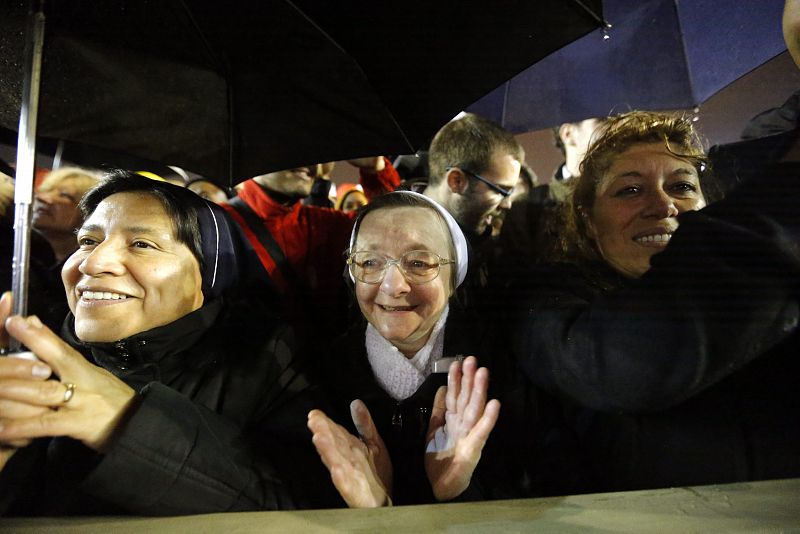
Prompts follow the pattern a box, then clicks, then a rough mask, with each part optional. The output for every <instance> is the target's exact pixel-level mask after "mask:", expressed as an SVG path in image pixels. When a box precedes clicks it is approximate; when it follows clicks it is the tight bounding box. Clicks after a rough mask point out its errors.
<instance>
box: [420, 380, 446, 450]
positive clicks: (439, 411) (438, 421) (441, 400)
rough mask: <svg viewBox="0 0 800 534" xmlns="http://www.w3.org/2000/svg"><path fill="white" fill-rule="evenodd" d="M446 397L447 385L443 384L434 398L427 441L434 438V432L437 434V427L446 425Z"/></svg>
mask: <svg viewBox="0 0 800 534" xmlns="http://www.w3.org/2000/svg"><path fill="white" fill-rule="evenodd" d="M445 397H447V386H441V387H440V388H439V389H438V390H436V396H435V397H434V398H433V406H432V407H431V420H430V423H428V434H427V435H426V440H425V441H430V440H432V439H433V436H434V434H436V429H438V428H440V427H442V426H444V414H445V412H446V411H447V405H446V403H445Z"/></svg>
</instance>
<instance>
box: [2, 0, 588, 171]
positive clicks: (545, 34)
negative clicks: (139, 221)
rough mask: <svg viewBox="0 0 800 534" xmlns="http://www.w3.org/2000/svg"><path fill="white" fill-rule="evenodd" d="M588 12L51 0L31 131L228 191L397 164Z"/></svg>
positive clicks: (512, 5) (545, 0)
mask: <svg viewBox="0 0 800 534" xmlns="http://www.w3.org/2000/svg"><path fill="white" fill-rule="evenodd" d="M4 4H5V5H4V6H3V7H2V8H0V58H2V61H0V83H2V87H0V125H2V126H5V127H7V128H12V129H16V127H17V124H18V120H19V112H20V100H19V95H21V94H22V72H23V69H22V68H21V66H22V61H21V58H22V50H23V48H24V37H25V34H24V31H23V28H24V27H25V13H26V8H27V7H26V2H22V1H15V2H5V3H4ZM599 13H600V1H599V0H538V1H536V0H493V1H485V2H459V1H454V0H448V1H438V2H437V1H430V0H418V1H415V0H405V1H402V2H400V1H380V2H375V1H374V0H373V1H369V2H368V1H363V0H351V1H349V2H320V1H317V0H296V1H294V2H290V1H287V0H263V1H260V2H257V3H256V2H252V3H250V2H247V3H246V2H207V1H199V0H104V1H102V2H97V1H94V0H70V1H52V2H51V3H48V4H47V5H46V10H45V14H46V17H47V29H46V32H45V34H46V41H45V47H44V55H43V67H42V88H41V103H40V110H39V130H38V131H39V134H40V135H43V136H48V137H52V138H57V139H66V140H72V141H78V142H81V143H85V144H88V145H94V146H98V147H103V148H107V149H114V150H117V151H121V152H124V153H129V154H133V155H136V156H140V157H143V158H147V159H150V160H156V161H160V162H162V163H165V164H171V165H178V166H180V167H184V168H186V169H189V170H192V171H195V172H197V173H200V174H203V175H205V176H208V177H211V178H212V179H215V180H217V181H219V182H225V183H231V182H236V181H241V180H243V179H246V178H248V177H250V176H253V175H256V174H261V173H264V172H267V171H271V170H278V169H284V168H289V167H292V166H296V165H299V164H307V163H313V162H317V161H332V160H338V159H345V158H350V157H356V156H365V155H374V154H385V153H409V152H413V151H415V150H416V149H418V148H421V147H423V145H425V144H427V142H428V141H429V138H430V136H431V135H432V134H433V133H434V132H435V131H436V130H437V129H438V128H439V127H440V126H441V125H442V124H444V123H445V122H446V121H447V120H449V119H450V118H451V117H453V116H454V115H455V114H456V113H458V112H459V111H460V110H461V109H462V108H463V107H464V106H466V105H468V104H469V103H471V102H473V101H475V100H476V99H477V98H479V97H480V96H482V95H484V94H485V93H487V92H488V91H489V90H491V89H492V88H494V87H496V86H497V85H498V84H499V83H501V82H503V81H504V80H506V79H508V78H510V77H511V76H512V75H514V74H515V73H517V72H519V71H521V70H522V69H524V68H525V67H527V66H529V65H531V64H532V63H534V62H536V61H538V60H539V59H541V58H543V57H545V56H546V55H547V54H549V53H551V52H552V51H554V50H556V49H558V48H560V47H561V46H563V45H565V44H567V43H568V42H570V41H572V40H574V39H575V38H577V37H579V36H581V35H583V34H585V33H587V32H588V31H591V30H592V29H594V28H595V27H597V26H598V22H597V16H598V14H599Z"/></svg>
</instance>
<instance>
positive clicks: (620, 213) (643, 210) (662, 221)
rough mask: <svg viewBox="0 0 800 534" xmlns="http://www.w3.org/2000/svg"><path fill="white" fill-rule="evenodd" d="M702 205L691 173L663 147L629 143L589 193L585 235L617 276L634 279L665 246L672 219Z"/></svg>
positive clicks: (675, 222) (697, 183) (684, 162)
mask: <svg viewBox="0 0 800 534" xmlns="http://www.w3.org/2000/svg"><path fill="white" fill-rule="evenodd" d="M705 205H706V201H705V197H704V196H703V191H702V190H701V188H700V180H699V177H698V174H697V170H696V169H695V167H694V166H693V165H692V163H691V162H689V161H687V160H684V159H681V158H678V157H676V156H674V155H672V154H671V153H670V152H669V151H668V150H667V149H666V147H665V146H664V144H663V143H661V142H658V143H639V144H634V145H632V146H631V147H630V148H628V149H627V150H626V151H624V152H623V153H621V154H620V155H619V156H617V157H616V158H615V159H614V160H613V162H612V164H611V166H610V168H609V169H608V171H606V172H605V174H604V175H603V177H602V179H601V180H600V183H599V184H598V185H597V189H596V191H595V200H594V205H593V206H592V210H591V213H590V214H588V221H587V222H588V228H589V233H590V237H591V238H592V239H593V240H594V243H595V245H596V246H597V249H598V250H599V252H600V254H601V256H602V257H603V259H604V260H605V261H606V262H607V263H608V264H609V265H610V266H611V267H612V268H613V269H614V270H616V271H617V272H619V273H621V274H623V275H625V276H627V277H629V278H638V277H640V276H642V275H643V274H644V273H646V272H647V271H648V270H649V269H650V258H652V257H653V256H654V255H655V254H657V253H659V252H661V251H662V250H664V248H666V246H667V244H668V243H669V240H670V239H671V238H672V234H673V233H674V232H675V230H676V229H677V228H678V215H679V214H681V213H684V212H686V211H691V210H699V209H701V208H702V207H704V206H705Z"/></svg>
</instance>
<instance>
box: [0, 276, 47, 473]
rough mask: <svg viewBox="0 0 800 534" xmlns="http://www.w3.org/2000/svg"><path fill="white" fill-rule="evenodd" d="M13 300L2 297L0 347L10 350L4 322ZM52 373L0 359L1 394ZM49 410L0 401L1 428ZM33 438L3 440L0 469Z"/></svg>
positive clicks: (26, 363)
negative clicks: (5, 422) (22, 383)
mask: <svg viewBox="0 0 800 534" xmlns="http://www.w3.org/2000/svg"><path fill="white" fill-rule="evenodd" d="M11 305H12V297H11V293H8V292H6V293H4V294H3V296H2V298H0V348H3V349H5V348H7V347H8V342H9V338H8V333H7V332H6V330H5V326H4V325H5V322H6V319H7V318H8V316H9V315H11ZM52 374H53V371H52V370H51V369H50V367H48V366H47V365H45V364H43V363H41V362H38V361H31V360H23V359H19V358H9V357H1V358H0V391H2V390H4V389H8V388H13V387H14V385H15V384H18V383H19V382H20V381H25V380H33V381H38V382H42V381H44V380H47V379H48V378H49V377H50V375H52ZM49 411H50V410H49V408H46V407H42V406H33V405H30V404H27V403H23V402H17V401H13V400H9V399H3V398H0V425H2V422H3V420H5V419H25V418H30V417H37V416H41V415H44V414H46V413H47V412H49ZM30 442H31V440H30V439H16V440H6V441H0V470H2V469H3V467H5V465H6V463H7V462H8V460H9V459H11V457H12V456H13V455H14V453H15V452H16V451H17V450H18V449H21V448H22V447H25V446H27V445H28V444H29V443H30Z"/></svg>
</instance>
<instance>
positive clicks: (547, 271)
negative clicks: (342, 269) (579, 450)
mask: <svg viewBox="0 0 800 534" xmlns="http://www.w3.org/2000/svg"><path fill="white" fill-rule="evenodd" d="M797 176H798V174H797V173H796V169H794V168H792V167H789V166H783V167H782V168H776V169H774V170H773V172H772V173H771V174H770V175H769V176H765V177H761V178H760V180H759V181H758V182H752V183H750V184H748V186H747V187H745V188H742V189H741V190H737V191H735V192H734V193H732V195H731V196H729V198H728V199H726V200H724V201H721V202H719V203H717V204H714V205H712V206H710V207H708V208H706V209H703V210H701V211H698V212H690V213H685V214H683V215H682V216H681V225H680V228H679V229H678V230H677V231H676V232H675V234H674V235H673V237H672V240H671V242H670V244H669V246H668V247H667V248H666V250H665V251H664V252H662V253H660V254H658V255H657V256H655V257H654V258H653V260H652V268H651V269H650V271H648V273H646V274H645V275H644V276H643V277H642V278H640V279H639V280H626V279H623V278H621V277H619V276H616V275H614V274H613V273H610V272H609V271H608V269H606V268H604V267H599V266H598V267H596V268H594V269H583V270H581V269H577V268H576V267H574V266H570V265H550V266H545V267H543V268H540V269H539V270H537V271H535V272H533V273H531V276H529V277H527V278H526V281H525V284H523V287H524V289H522V290H520V293H521V294H522V295H523V297H522V298H523V302H525V305H524V306H523V308H522V310H520V315H519V317H518V319H519V320H518V322H517V323H516V325H515V328H514V330H513V332H512V337H513V341H514V348H515V353H516V356H517V357H518V359H519V363H520V365H521V368H522V369H523V371H524V372H525V373H526V375H527V377H528V378H529V379H530V380H531V381H532V382H533V383H535V384H537V385H538V386H541V387H543V388H546V389H547V390H549V391H552V392H556V393H557V394H560V395H562V396H563V397H564V398H566V399H568V400H569V402H570V404H571V405H572V406H573V408H574V410H572V411H571V413H572V415H573V416H574V419H573V424H574V428H575V429H576V431H577V433H578V435H579V436H581V438H582V440H583V443H584V445H585V447H584V450H585V452H586V453H587V454H588V456H589V458H590V460H591V464H592V467H593V469H592V471H593V473H594V475H595V477H596V485H595V487H594V488H592V489H595V490H625V489H638V488H648V487H660V486H669V485H687V484H705V483H719V482H733V481H744V480H754V479H764V478H777V477H793V476H800V394H798V389H797V387H796V383H795V377H796V376H797V375H798V372H800V360H798V358H797V354H798V328H797V325H798V318H800V292H799V291H798V289H800V247H798V242H800V210H798V209H797V205H798V194H797V193H798V185H799V184H798V181H797ZM583 408H588V409H590V411H587V410H583ZM568 411H570V410H569V409H568Z"/></svg>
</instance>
